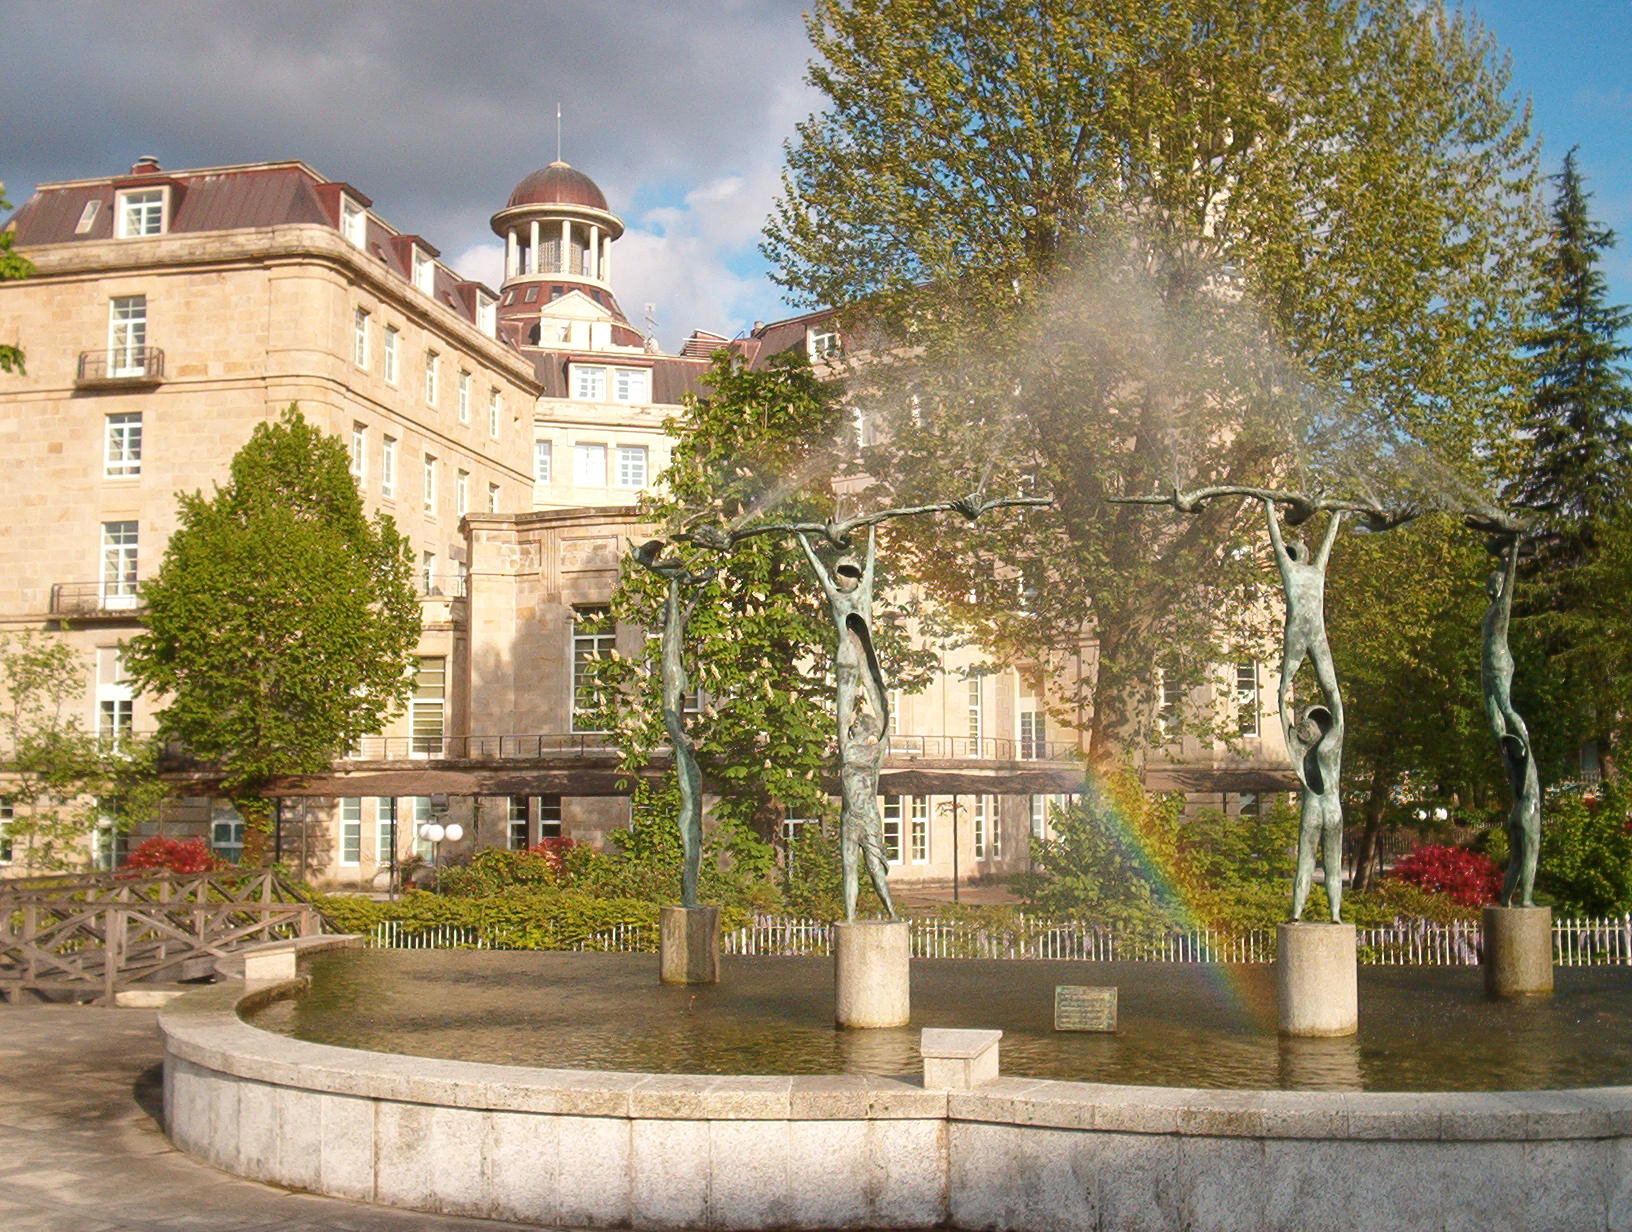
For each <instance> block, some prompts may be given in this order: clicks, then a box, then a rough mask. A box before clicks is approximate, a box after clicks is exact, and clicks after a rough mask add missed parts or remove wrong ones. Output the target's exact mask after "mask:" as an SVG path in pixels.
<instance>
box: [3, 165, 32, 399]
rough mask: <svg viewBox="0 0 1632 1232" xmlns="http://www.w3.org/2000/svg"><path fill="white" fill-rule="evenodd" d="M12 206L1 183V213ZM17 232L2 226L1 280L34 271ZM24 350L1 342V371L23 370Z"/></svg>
mask: <svg viewBox="0 0 1632 1232" xmlns="http://www.w3.org/2000/svg"><path fill="white" fill-rule="evenodd" d="M10 208H11V202H9V201H7V200H6V186H5V185H4V184H0V213H4V212H5V211H6V210H8V209H10ZM16 242H17V236H16V234H15V233H14V232H13V231H12V230H11V229H10V228H9V227H0V282H8V281H10V280H11V279H13V278H27V277H28V276H29V275H30V274H32V273H33V272H34V263H33V262H32V261H30V260H29V259H28V258H27V257H25V256H23V255H22V254H21V253H20V252H18V251H16V248H15V244H16ZM23 370H24V369H23V352H22V348H21V347H19V346H17V345H16V344H15V343H9V342H0V372H22V371H23Z"/></svg>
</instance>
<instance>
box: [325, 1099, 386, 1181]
mask: <svg viewBox="0 0 1632 1232" xmlns="http://www.w3.org/2000/svg"><path fill="white" fill-rule="evenodd" d="M374 1119H375V1103H374V1101H373V1100H371V1099H361V1098H359V1097H357V1096H355V1095H334V1094H325V1095H324V1096H323V1106H322V1115H321V1132H322V1135H323V1148H322V1157H321V1158H320V1159H319V1161H318V1175H319V1176H320V1177H321V1178H322V1184H321V1186H320V1188H321V1189H322V1191H323V1192H324V1193H326V1194H334V1195H335V1196H336V1197H340V1198H357V1199H360V1200H362V1201H365V1202H372V1201H374V1198H375V1184H374V1163H375V1158H376V1154H375V1141H374Z"/></svg>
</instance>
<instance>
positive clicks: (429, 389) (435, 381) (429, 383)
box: [425, 351, 442, 406]
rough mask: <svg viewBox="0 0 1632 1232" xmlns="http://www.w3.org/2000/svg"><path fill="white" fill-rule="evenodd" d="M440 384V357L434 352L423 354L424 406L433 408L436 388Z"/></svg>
mask: <svg viewBox="0 0 1632 1232" xmlns="http://www.w3.org/2000/svg"><path fill="white" fill-rule="evenodd" d="M441 383H442V357H441V356H440V355H438V354H437V353H436V352H435V351H426V352H425V405H426V406H435V405H436V395H437V389H438V386H440V385H441Z"/></svg>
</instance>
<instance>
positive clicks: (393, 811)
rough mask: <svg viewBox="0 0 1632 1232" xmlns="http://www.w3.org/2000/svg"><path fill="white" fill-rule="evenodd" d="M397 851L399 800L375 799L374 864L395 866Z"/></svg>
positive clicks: (379, 797) (377, 797)
mask: <svg viewBox="0 0 1632 1232" xmlns="http://www.w3.org/2000/svg"><path fill="white" fill-rule="evenodd" d="M396 851H397V800H396V797H395V796H376V797H375V798H374V863H376V864H394V863H395V862H396Z"/></svg>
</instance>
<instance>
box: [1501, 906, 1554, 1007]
mask: <svg viewBox="0 0 1632 1232" xmlns="http://www.w3.org/2000/svg"><path fill="white" fill-rule="evenodd" d="M1484 967H1485V991H1486V992H1487V993H1489V994H1490V995H1491V996H1492V997H1544V996H1547V995H1548V994H1549V993H1551V992H1552V991H1553V909H1552V908H1551V907H1486V908H1485V960H1484Z"/></svg>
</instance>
